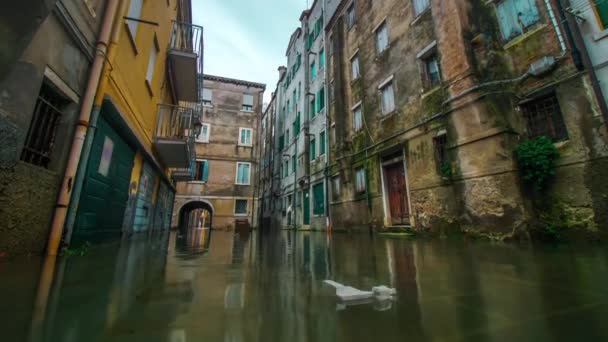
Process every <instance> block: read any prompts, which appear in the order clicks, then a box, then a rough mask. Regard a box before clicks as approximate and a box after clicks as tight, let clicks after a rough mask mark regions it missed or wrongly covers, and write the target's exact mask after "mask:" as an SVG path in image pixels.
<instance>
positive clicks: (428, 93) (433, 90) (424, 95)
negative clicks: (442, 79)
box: [420, 84, 441, 100]
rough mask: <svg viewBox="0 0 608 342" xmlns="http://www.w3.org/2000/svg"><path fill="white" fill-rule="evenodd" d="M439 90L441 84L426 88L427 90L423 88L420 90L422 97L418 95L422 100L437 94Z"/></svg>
mask: <svg viewBox="0 0 608 342" xmlns="http://www.w3.org/2000/svg"><path fill="white" fill-rule="evenodd" d="M440 89H441V84H438V85H436V86H434V87H431V88H428V89H425V88H423V89H422V91H423V93H422V95H420V99H421V100H424V99H425V98H427V97H429V96H431V95H433V94H435V93H436V92H438V91H439V90H440Z"/></svg>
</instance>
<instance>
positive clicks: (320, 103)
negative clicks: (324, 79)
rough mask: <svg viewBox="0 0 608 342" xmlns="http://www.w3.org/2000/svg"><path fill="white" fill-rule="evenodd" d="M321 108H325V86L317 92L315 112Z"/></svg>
mask: <svg viewBox="0 0 608 342" xmlns="http://www.w3.org/2000/svg"><path fill="white" fill-rule="evenodd" d="M323 108H325V87H323V88H321V89H319V91H318V92H317V112H320V111H322V110H323Z"/></svg>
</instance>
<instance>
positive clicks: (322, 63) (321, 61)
mask: <svg viewBox="0 0 608 342" xmlns="http://www.w3.org/2000/svg"><path fill="white" fill-rule="evenodd" d="M324 66H325V50H324V49H321V51H319V70H321V69H323V67H324Z"/></svg>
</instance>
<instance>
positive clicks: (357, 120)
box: [353, 104, 363, 132]
mask: <svg viewBox="0 0 608 342" xmlns="http://www.w3.org/2000/svg"><path fill="white" fill-rule="evenodd" d="M361 115H362V113H361V104H358V105H357V106H356V107H355V108H354V109H353V128H354V130H355V132H359V131H360V130H361V128H363V122H362V117H361Z"/></svg>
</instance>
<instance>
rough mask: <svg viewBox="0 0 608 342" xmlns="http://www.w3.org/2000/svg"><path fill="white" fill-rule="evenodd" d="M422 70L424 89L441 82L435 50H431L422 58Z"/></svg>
mask: <svg viewBox="0 0 608 342" xmlns="http://www.w3.org/2000/svg"><path fill="white" fill-rule="evenodd" d="M422 72H423V75H422V79H423V82H424V87H425V88H426V89H431V88H434V87H436V86H438V85H439V84H440V83H441V69H440V68H439V59H438V57H437V52H432V53H431V54H430V55H428V56H426V57H424V58H423V59H422Z"/></svg>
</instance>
